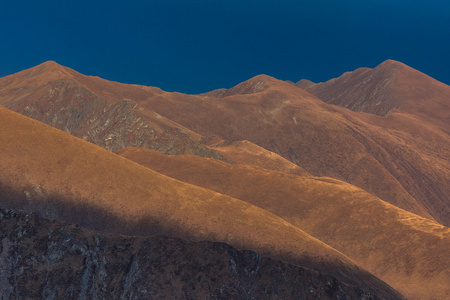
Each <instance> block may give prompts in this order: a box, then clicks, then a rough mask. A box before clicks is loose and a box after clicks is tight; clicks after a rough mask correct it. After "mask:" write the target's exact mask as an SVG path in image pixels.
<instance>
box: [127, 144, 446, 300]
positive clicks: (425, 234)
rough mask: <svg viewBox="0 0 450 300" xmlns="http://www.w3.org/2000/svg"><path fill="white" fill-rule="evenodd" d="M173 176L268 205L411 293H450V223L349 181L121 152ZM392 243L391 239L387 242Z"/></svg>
mask: <svg viewBox="0 0 450 300" xmlns="http://www.w3.org/2000/svg"><path fill="white" fill-rule="evenodd" d="M118 153H119V154H121V155H123V156H124V157H126V158H128V159H131V160H133V161H135V162H137V163H140V164H142V165H144V166H146V167H148V168H150V169H152V170H155V171H157V172H160V173H163V174H165V175H168V176H170V177H172V178H175V179H178V180H181V181H184V182H187V183H190V184H194V185H197V186H201V187H204V188H208V189H211V190H214V191H216V192H219V193H222V194H226V195H229V196H231V197H234V198H236V199H240V200H244V201H246V202H248V203H251V204H253V205H256V206H258V207H261V208H264V209H266V210H268V211H270V212H272V213H274V214H276V215H278V216H282V217H283V219H285V220H286V221H288V222H289V223H291V224H293V225H295V226H297V227H298V228H301V229H302V230H305V231H306V232H307V233H309V234H311V235H312V236H314V237H316V238H318V239H320V240H321V241H325V242H326V243H327V244H328V245H330V246H332V247H333V248H335V249H337V250H339V251H340V252H342V253H344V254H345V255H347V256H348V257H350V258H352V259H353V260H355V261H356V262H357V263H358V264H360V265H361V266H363V267H364V268H365V269H367V270H369V271H370V272H372V273H373V274H375V275H376V276H378V277H379V278H381V279H383V280H384V281H386V282H387V283H389V284H390V285H391V286H393V287H394V288H396V289H397V290H398V291H400V292H402V293H403V294H404V295H405V296H407V297H408V298H414V297H416V298H418V299H426V298H427V297H428V296H429V293H430V291H433V292H434V293H435V297H436V299H444V298H446V297H447V296H448V295H449V293H450V287H449V286H448V284H447V283H448V282H450V272H449V270H450V260H449V259H448V258H447V257H448V254H449V249H450V229H449V228H447V227H445V226H442V225H439V224H437V223H435V222H433V221H430V220H428V219H425V218H421V217H419V216H417V215H414V214H412V213H409V212H406V211H403V210H401V209H398V208H397V207H395V206H393V205H389V204H388V203H386V202H384V201H382V200H380V199H378V198H376V197H373V196H371V195H370V194H367V193H366V192H364V191H362V190H360V189H358V188H355V187H354V186H351V185H349V184H346V183H344V182H340V181H338V180H334V179H331V178H325V177H311V176H309V177H304V176H293V175H291V174H286V173H280V172H276V171H269V170H262V169H258V168H253V167H249V166H238V165H231V164H228V163H224V162H220V161H217V160H214V159H208V158H202V157H198V156H192V155H179V156H171V155H165V154H161V153H159V152H156V151H151V150H147V149H142V148H126V149H122V150H120V151H119V152H118ZM387 244H388V245H389V247H386V245H387Z"/></svg>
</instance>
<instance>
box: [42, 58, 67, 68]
mask: <svg viewBox="0 0 450 300" xmlns="http://www.w3.org/2000/svg"><path fill="white" fill-rule="evenodd" d="M36 67H37V68H42V69H45V70H55V69H64V68H65V67H64V66H62V65H60V64H58V63H57V62H56V61H53V60H49V61H46V62H43V63H42V64H40V65H37V66H36Z"/></svg>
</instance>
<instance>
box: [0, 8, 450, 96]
mask: <svg viewBox="0 0 450 300" xmlns="http://www.w3.org/2000/svg"><path fill="white" fill-rule="evenodd" d="M386 59H394V60H398V61H401V62H403V63H406V64H407V65H409V66H411V67H413V68H415V69H418V70H419V71H422V72H424V73H426V74H428V75H430V76H432V77H434V78H436V79H438V80H440V81H442V82H444V83H447V84H450V1H448V0H428V1H415V0H409V1H406V0H404V1H403V0H402V1H400V0H386V1H385V0H339V1H338V0H310V1H302V0H277V1H275V0H273V1H272V0H226V1H225V0H217V1H216V0H196V1H194V0H185V1H181V0H147V1H144V0H127V1H115V0H108V1H95V0H90V1H84V0H78V1H70V0H69V1H46V0H41V1H36V0H10V1H1V2H0V76H5V75H8V74H11V73H15V72H18V71H21V70H23V69H26V68H30V67H32V66H35V65H38V64H40V63H42V62H44V61H47V60H54V61H56V62H58V63H60V64H62V65H65V66H68V67H70V68H73V69H75V70H77V71H79V72H81V73H83V74H87V75H96V76H100V77H102V78H105V79H109V80H115V81H120V82H124V83H136V84H143V85H150V86H158V87H160V88H162V89H163V90H166V91H179V92H184V93H201V92H206V91H210V90H213V89H216V88H229V87H231V86H233V85H235V84H238V83H239V82H242V81H244V80H246V79H249V78H250V77H253V76H255V75H258V74H267V75H270V76H273V77H276V78H278V79H282V80H292V81H297V80H299V79H302V78H307V79H310V80H312V81H314V82H320V81H326V80H328V79H331V78H333V77H337V76H339V75H341V74H342V73H343V72H346V71H352V70H354V69H356V68H358V67H375V66H376V65H378V64H379V63H381V62H382V61H384V60H386Z"/></svg>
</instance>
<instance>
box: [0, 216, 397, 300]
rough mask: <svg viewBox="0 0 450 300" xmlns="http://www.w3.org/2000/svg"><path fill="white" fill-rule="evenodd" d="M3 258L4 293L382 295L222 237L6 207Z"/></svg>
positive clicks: (0, 226)
mask: <svg viewBox="0 0 450 300" xmlns="http://www.w3.org/2000/svg"><path fill="white" fill-rule="evenodd" d="M0 264H1V266H2V268H1V271H0V292H1V295H2V298H3V299H24V298H26V299H29V298H34V299H36V298H41V299H55V298H56V299H63V298H64V299H75V298H77V299H105V298H109V299H111V298H110V297H111V295H115V297H114V298H115V299H149V298H151V299H294V298H295V299H319V298H320V299H381V298H378V297H377V296H376V295H373V294H371V293H368V292H366V291H364V290H362V289H360V288H357V287H353V286H348V285H345V284H343V283H341V282H339V281H337V280H336V279H335V278H334V277H332V276H329V275H323V274H320V273H318V272H316V271H312V270H309V269H305V268H301V267H296V266H293V265H290V264H287V263H283V262H281V261H276V260H273V259H270V258H265V257H261V256H260V255H258V254H257V253H255V252H253V251H246V250H243V251H238V250H236V249H234V248H233V247H231V246H229V245H226V244H223V243H212V242H196V243H194V242H188V241H184V240H181V239H176V238H169V237H164V236H153V237H145V238H143V237H130V236H122V235H113V234H105V233H101V234H100V233H99V232H95V231H90V230H87V229H84V228H81V227H79V226H76V225H69V224H66V223H63V222H59V221H55V220H49V219H44V218H40V217H38V216H36V215H35V214H28V213H24V212H16V211H13V210H10V209H0ZM387 298H390V299H402V298H401V296H399V295H398V294H392V295H388V297H387Z"/></svg>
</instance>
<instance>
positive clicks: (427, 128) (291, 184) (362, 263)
mask: <svg viewBox="0 0 450 300" xmlns="http://www.w3.org/2000/svg"><path fill="white" fill-rule="evenodd" d="M0 105H1V106H0V114H1V117H0V124H1V128H2V130H1V132H0V145H1V148H0V153H1V155H0V167H1V170H2V172H1V173H0V207H1V208H2V209H6V211H4V212H3V213H2V216H3V215H7V216H8V217H1V218H0V219H1V220H0V221H2V222H3V223H4V225H2V232H1V236H0V238H1V239H2V245H3V246H2V254H1V259H0V262H1V264H2V266H4V268H3V270H4V271H2V272H1V273H0V290H1V291H2V293H3V294H5V295H6V294H8V293H9V294H8V296H9V295H11V297H12V295H15V297H16V298H20V297H25V298H26V297H34V296H35V295H37V294H36V293H41V295H43V294H46V295H47V297H50V296H49V295H53V297H56V296H58V297H66V298H70V297H72V298H75V297H81V296H83V297H88V298H92V297H93V298H96V297H97V298H98V297H100V298H101V297H102V296H100V295H106V294H105V293H106V292H105V291H109V292H111V291H115V292H114V293H115V294H116V295H119V294H121V295H124V297H128V298H133V299H140V298H148V297H150V296H151V297H154V298H158V297H159V298H167V297H171V298H176V297H184V298H204V297H211V298H221V297H222V298H227V297H228V298H229V297H239V298H245V297H256V298H265V297H267V298H270V297H278V298H301V297H304V298H310V299H317V298H326V297H328V298H330V299H331V298H335V297H337V295H340V297H347V298H364V299H371V297H372V298H373V299H375V298H380V299H402V298H403V297H406V298H408V299H445V298H448V297H450V284H449V282H450V259H449V258H448V257H450V229H449V228H448V226H449V225H450V201H449V200H450V159H449V158H450V136H449V135H450V109H449V105H450V87H449V86H447V85H445V84H443V83H441V82H438V81H436V80H434V79H433V78H431V77H429V76H427V75H425V74H423V73H421V72H419V71H417V70H414V69H412V68H410V67H408V66H406V65H404V64H402V63H400V62H396V61H392V60H388V61H385V62H383V63H381V64H380V65H379V66H377V67H375V68H373V69H370V68H360V69H357V70H355V71H353V72H347V73H344V74H343V75H342V76H340V77H338V78H335V79H331V80H329V81H327V82H323V83H313V82H311V81H308V80H300V81H298V82H297V83H295V84H294V83H292V82H286V81H281V80H277V79H275V78H273V77H270V76H267V75H258V76H256V77H254V78H251V79H249V80H247V81H245V82H243V83H240V84H238V85H237V86H235V87H232V88H230V89H219V90H214V91H211V92H208V93H204V94H199V95H187V94H182V93H173V92H165V91H162V90H161V89H159V88H157V87H147V86H139V85H129V84H122V83H118V82H112V81H108V80H104V79H101V78H99V77H94V76H86V75H83V74H80V73H78V72H76V71H74V70H72V69H70V68H67V67H64V66H61V65H59V64H57V63H55V62H52V61H49V62H46V63H43V64H41V65H38V66H36V67H33V68H31V69H28V70H24V71H22V72H19V73H16V74H13V75H9V76H6V77H3V78H0ZM29 216H32V220H34V221H33V222H31V221H30V222H31V223H30V222H29V221H26V222H25V223H26V224H28V225H27V226H28V227H27V230H25V231H23V230H22V231H21V229H17V226H18V225H17V224H19V223H20V222H22V223H23V222H24V221H23V220H24V218H25V219H27V218H29ZM18 219H20V220H22V221H18ZM27 220H28V219H27ZM51 220H54V221H51ZM55 222H57V223H55ZM30 224H31V225H30ZM68 224H76V225H68ZM67 226H81V227H74V229H71V230H74V231H73V232H75V231H76V236H77V237H79V238H80V239H82V238H85V239H86V242H85V243H84V244H83V245H84V246H83V247H84V248H83V249H91V250H89V251H91V252H89V253H90V254H89V255H90V256H89V257H93V256H95V255H96V257H97V263H94V262H93V261H91V262H90V263H89V264H88V261H90V260H89V259H87V258H86V257H88V256H86V255H85V254H82V255H81V254H80V253H78V252H76V253H75V252H73V251H68V250H67V251H66V250H64V249H66V248H67V247H69V246H67V245H68V244H67V243H69V242H67V243H66V244H67V245H66V244H64V242H63V240H64V236H67V235H69V236H73V235H75V233H73V232H72V233H70V234H69V233H67V232H66V231H67V229H65V228H67ZM7 228H8V229H7ZM50 228H51V229H50ZM55 228H58V229H55ZM64 230H66V231H64ZM16 231H17V233H16ZM49 231H50V232H53V231H58V232H62V231H64V234H63V235H59V236H58V239H59V242H55V240H54V239H52V238H51V237H50V236H48V235H45V234H43V233H44V232H49ZM11 232H15V234H11ZM163 236H164V237H163ZM124 239H126V240H127V242H126V243H131V244H133V245H135V246H133V247H134V248H133V249H130V250H126V251H125V250H124V252H123V253H122V254H123V255H122V254H121V255H122V256H121V258H120V259H122V260H124V259H125V260H127V261H129V262H130V265H129V268H131V267H132V266H134V265H133V261H135V260H136V257H138V256H139V257H140V261H143V262H144V261H145V263H143V264H141V265H139V267H138V266H137V265H136V266H135V267H133V268H136V270H134V269H133V270H134V271H133V272H134V273H133V272H132V273H133V274H132V276H131V275H130V270H128V271H127V269H126V267H120V268H119V269H124V272H123V274H122V273H118V274H116V275H115V276H116V277H108V276H112V275H108V276H107V275H105V274H111V273H110V271H108V272H106V271H105V272H104V273H105V274H104V275H101V274H100V273H101V272H103V271H101V270H102V268H103V269H105V268H107V266H109V265H108V264H107V263H106V261H108V262H110V263H113V264H116V263H118V260H119V258H118V255H117V253H116V252H115V251H116V250H111V249H112V248H111V247H114V244H116V243H119V244H120V243H125V242H123V240H124ZM94 240H101V241H102V246H101V247H100V246H95V245H94V244H95V243H94V242H92V241H94ZM119 240H120V242H119ZM88 241H89V242H88ZM144 241H148V243H155V244H157V245H161V246H160V247H162V248H161V249H159V250H155V249H154V248H152V249H147V248H145V249H147V250H143V249H144V248H142V247H144V246H143V245H144V244H145V243H147V242H144ZM206 241H208V242H206ZM55 243H57V244H58V243H59V244H58V245H59V246H58V247H60V248H59V249H60V250H59V251H60V252H58V253H59V254H57V257H56V258H55V259H53V258H54V255H56V254H53V256H52V259H53V260H51V262H49V260H48V259H49V258H48V257H47V258H45V257H46V255H50V254H49V252H48V251H47V252H45V251H44V252H42V251H41V252H39V251H38V250H36V251H37V252H35V253H31V252H29V251H30V249H27V247H25V246H24V245H25V244H28V245H45V247H47V248H49V247H50V245H55ZM70 243H72V242H70ZM70 243H69V244H70ZM93 243H94V244H93ZM221 243H225V244H221ZM78 244H79V242H78ZM88 244H89V245H88ZM165 245H166V246H165ZM215 245H217V246H215ZM218 245H220V246H218ZM42 247H44V246H42ZM45 247H44V248H45ZM61 247H63V248H64V247H65V248H64V249H63V250H64V251H63V250H61ZM70 247H72V248H73V247H75V246H74V245H73V244H70ZM70 247H69V248H70ZM77 247H78V246H77ZM95 247H97V248H95ZM44 248H43V249H44ZM69 248H67V249H69ZM94 248H95V249H97V250H93V249H94ZM141 248H142V249H141ZM98 249H102V250H101V251H100V250H98ZM162 249H163V250H162ZM211 249H215V250H211ZM27 251H28V252H27ZM61 251H62V252H61ZM86 251H87V250H86ZM99 251H100V252H99ZM102 251H103V252H102ZM239 251H241V252H239ZM242 251H244V252H242ZM245 251H247V252H245ZM146 252H148V253H152V254H151V255H152V257H153V258H155V257H157V260H158V261H159V262H163V263H164V264H166V265H167V266H168V265H170V267H168V269H169V270H171V269H176V268H178V269H180V266H185V269H183V272H184V271H186V270H188V271H189V272H188V273H189V276H188V277H189V278H193V277H196V278H197V277H198V276H200V274H202V275H201V276H203V277H206V278H208V280H209V281H208V282H206V283H205V282H202V281H201V280H200V279H199V281H198V282H197V283H195V282H192V279H189V280H187V279H186V278H187V277H186V276H187V275H185V277H183V278H184V279H183V278H182V276H181V275H180V272H181V271H180V272H178V274H175V275H174V274H172V273H171V274H169V273H164V274H165V275H164V276H168V278H172V280H169V279H167V280H166V281H165V282H162V281H158V282H157V284H156V281H157V280H159V279H156V278H155V277H149V276H150V275H149V274H150V273H148V270H150V269H151V268H152V261H151V260H148V258H145V259H144V258H143V257H144V256H145V253H146ZM95 253H96V254H95ZM105 253H108V254H107V255H106V254H105ZM137 253H139V255H138V254H137ZM167 253H169V254H170V253H171V254H170V255H169V254H167ZM185 253H188V254H189V255H187V254H186V255H185ZM205 253H208V254H205ZM230 253H248V255H250V256H245V257H246V258H245V259H239V260H236V259H235V258H233V257H234V256H233V255H234V254H233V255H231V254H230ZM94 254H95V255H94ZM166 254H167V255H166ZM77 255H78V256H77ZM80 255H81V256H80ZM83 255H84V256H83ZM148 255H150V254H148ZM230 255H231V256H230ZM239 255H241V254H239ZM246 255H247V254H246ZM13 256H14V257H15V258H14V259H12V260H11V259H10V258H11V257H13ZM31 256H32V257H40V258H39V259H34V260H32V261H30V260H29V259H28V260H27V259H24V257H31ZM198 256H202V257H204V260H202V262H201V263H198V262H197V263H194V262H193V261H196V259H195V257H198ZM82 257H84V258H82ZM99 257H102V259H101V260H98V258H99ZM125 257H126V258H125ZM8 259H9V260H11V261H14V262H15V263H8V262H7V261H8ZM83 259H84V262H83V263H82V262H81V261H83ZM155 259H156V258H155ZM255 259H256V261H257V264H258V267H257V268H256V270H254V273H251V275H249V274H250V273H249V272H250V271H248V270H247V269H246V266H247V265H248V264H254V263H255ZM99 261H103V262H104V263H99ZM206 261H207V264H208V266H209V267H208V268H207V269H208V270H216V271H214V272H206V271H205V266H204V265H202V264H204V263H206ZM261 261H264V262H267V263H264V266H265V267H264V268H260V267H259V266H260V264H261ZM269 261H270V263H269ZM153 263H154V262H153ZM80 264H81V266H80ZM83 264H84V265H83ZM240 264H242V265H240ZM62 265H66V266H69V268H70V269H71V270H73V272H75V273H74V274H73V275H71V276H73V278H75V277H76V278H80V284H79V285H74V284H72V285H71V284H68V283H63V282H62V281H58V280H57V278H53V277H52V276H50V275H51V274H54V273H55V272H57V271H56V270H58V268H61V266H62ZM225 265H229V266H231V267H232V268H231V269H230V270H229V271H223V272H219V271H217V270H221V269H224V268H225V267H224V266H225ZM49 266H51V268H50V267H49ZM219 266H221V267H219ZM233 266H234V267H233ZM83 267H84V269H83ZM186 268H187V269H186ZM236 268H238V269H239V268H242V270H244V271H239V272H240V273H239V272H237V271H235V270H236ZM280 268H281V269H280ZM17 270H22V271H21V272H19V273H20V274H19V273H18V272H17ZM24 270H25V271H24ZM26 270H31V271H30V272H34V273H33V274H34V275H33V276H34V278H36V279H35V280H34V282H35V284H34V285H30V286H32V287H33V288H30V286H28V287H27V284H26V282H27V280H29V279H27V278H28V277H26V276H29V274H28V275H27V271H26ZM83 270H84V271H83ZM280 270H281V271H280ZM83 272H84V273H83ZM99 272H100V273H99ZM127 272H128V273H127ZM167 272H169V271H167ZM205 272H206V273H205ZM227 272H229V273H227ZM242 272H244V273H245V274H246V276H241V275H239V274H244V273H242ZM252 272H253V271H252ZM255 272H256V273H255ZM280 272H281V273H280ZM283 272H284V273H283ZM305 272H306V273H305ZM14 274H16V275H14ZM49 274H50V275H49ZM76 274H78V275H76ZM80 274H88V275H86V276H85V277H83V276H79V275H80ZM102 274H103V273H102ZM137 274H140V275H137ZM255 274H257V275H255ZM274 274H278V275H277V276H281V277H283V278H284V279H283V280H282V281H277V280H276V279H275V277H274V276H275V275H274ZM280 274H282V275H280ZM287 274H290V275H289V276H288V275H287ZM300 274H302V275H301V276H300ZM19 275H20V276H22V277H20V276H19ZM100 275H101V276H100ZM49 276H50V277H49ZM77 276H78V277H77ZM120 276H122V277H120ZM127 276H128V277H127ZM130 276H131V277H130ZM180 276H181V277H180ZM233 276H234V277H233ZM255 276H256V277H255ZM147 277H148V278H153V279H149V280H150V281H151V280H154V281H155V285H157V286H158V288H157V289H151V288H150V286H145V287H144V286H143V285H142V286H141V285H139V287H140V290H139V291H138V290H134V291H133V292H131V290H130V285H129V282H130V280H135V281H136V280H137V281H139V280H142V278H147ZM212 277H213V278H212ZM17 278H19V279H20V280H19V279H17ZM43 278H50V279H48V280H47V279H43ZM83 278H84V279H83ZM127 278H128V279H127ZM130 278H131V279H130ZM330 278H332V280H331V279H330ZM83 280H84V281H83ZM127 280H128V281H127ZM211 280H212V281H211ZM330 280H331V281H330ZM299 281H301V282H302V283H301V284H300V283H299ZM18 282H22V283H21V284H19V283H18ZM127 282H128V283H127ZM139 282H140V281H139ZM175 282H176V283H175ZM213 282H214V283H213ZM227 282H229V284H228V285H227ZM275 283H276V284H275ZM127 284H128V285H127ZM274 284H275V285H274ZM57 286H58V287H59V288H60V289H63V290H64V291H65V292H63V291H58V289H57V288H56V287H57ZM101 286H103V290H102V287H101ZM274 286H276V288H275V287H274ZM294 286H298V288H295V289H294V288H293V287H294ZM126 287H128V289H127V288H126ZM309 287H311V288H309ZM136 288H137V286H136ZM196 288H197V289H196ZM309 289H311V290H312V291H314V292H311V293H310V294H308V290H309ZM194 290H195V291H194ZM70 291H72V292H70ZM143 291H145V292H143ZM169 291H170V292H169ZM33 293H34V294H33ZM102 293H103V294H102ZM127 293H128V294H127ZM205 293H206V294H205ZM227 293H228V294H227ZM339 293H341V294H339ZM125 295H126V296H125ZM205 295H207V296H205ZM226 295H228V296H226ZM244 295H247V296H244ZM264 295H265V296H264ZM117 297H119V296H117Z"/></svg>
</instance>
